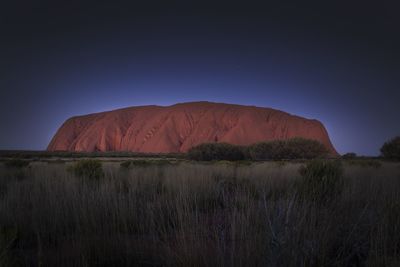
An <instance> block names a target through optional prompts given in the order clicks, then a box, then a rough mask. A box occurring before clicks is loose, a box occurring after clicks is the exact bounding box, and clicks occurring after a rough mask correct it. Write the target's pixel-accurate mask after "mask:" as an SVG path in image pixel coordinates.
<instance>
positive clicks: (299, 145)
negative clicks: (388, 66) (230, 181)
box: [0, 137, 400, 161]
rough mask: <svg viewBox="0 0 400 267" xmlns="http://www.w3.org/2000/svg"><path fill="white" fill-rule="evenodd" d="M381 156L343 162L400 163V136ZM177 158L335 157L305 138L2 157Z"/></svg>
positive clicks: (12, 153)
mask: <svg viewBox="0 0 400 267" xmlns="http://www.w3.org/2000/svg"><path fill="white" fill-rule="evenodd" d="M380 151H381V156H380V157H365V156H359V155H357V154H356V153H352V152H350V153H346V154H344V155H342V156H341V158H342V159H348V160H351V159H355V158H358V159H374V158H381V159H382V158H383V159H388V160H400V137H395V138H393V139H390V140H388V141H387V142H385V143H384V144H383V145H382V147H381V149H380ZM113 157H114V158H119V157H121V158H161V159H163V158H165V159H167V158H169V159H171V158H174V159H190V160H200V161H212V160H233V161H235V160H253V161H258V160H261V161H262V160H292V159H315V158H332V157H335V156H333V155H332V154H331V153H330V152H329V150H328V149H327V148H326V147H325V146H324V145H323V144H322V143H320V142H318V141H316V140H311V139H304V138H299V137H296V138H291V139H287V140H274V141H268V142H259V143H256V144H252V145H249V146H239V145H233V144H228V143H203V144H200V145H197V146H195V147H193V148H191V149H190V150H189V151H188V152H187V153H142V152H131V151H107V152H101V151H95V152H73V151H29V150H27V151H24V150H0V158H19V159H40V158H113Z"/></svg>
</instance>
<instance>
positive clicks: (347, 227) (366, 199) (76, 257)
mask: <svg viewBox="0 0 400 267" xmlns="http://www.w3.org/2000/svg"><path fill="white" fill-rule="evenodd" d="M136 163H138V162H136ZM141 163H143V162H141ZM141 163H140V164H139V163H138V164H136V165H135V163H134V164H133V165H131V163H129V164H128V163H126V165H128V167H127V168H126V167H121V166H120V163H117V162H104V161H103V162H102V163H101V169H102V171H103V173H104V175H101V176H100V177H99V178H98V179H94V180H91V182H86V181H87V179H82V177H80V175H78V174H77V173H75V172H70V171H68V170H67V169H69V168H73V167H71V166H75V167H76V166H77V165H76V164H77V163H75V162H67V163H63V164H57V163H52V164H48V163H46V162H40V161H39V162H31V163H30V164H29V168H26V167H24V172H25V176H24V179H17V178H15V176H14V172H18V171H20V170H18V169H10V168H7V167H6V166H5V165H4V163H3V164H0V189H1V190H0V191H1V192H2V193H0V266H399V264H400V229H399V228H400V164H399V163H390V162H382V163H380V164H381V166H380V167H379V168H370V167H369V166H364V165H359V164H347V163H342V164H341V165H340V166H336V165H334V164H336V163H326V162H322V163H321V162H320V163H315V162H311V163H310V162H306V163H303V162H299V163H293V162H283V163H275V162H264V163H262V162H256V163H252V164H249V163H248V162H244V163H243V164H240V163H239V164H232V163H229V162H214V163H207V164H199V163H195V162H190V161H182V162H180V163H179V164H159V162H152V163H153V164H151V163H150V164H149V163H148V162H146V163H145V164H143V165H142V164H141ZM78 164H79V163H78ZM331 164H333V165H331ZM300 170H302V171H300ZM321 177H325V178H324V179H322V180H321V179H320V178H321ZM331 187H333V188H336V189H334V190H333V189H332V190H333V192H334V193H332V194H331V193H329V190H330V188H331ZM326 190H328V191H326ZM321 192H324V193H323V194H322V193H321ZM326 192H328V193H326ZM304 194H308V196H311V197H304ZM314 194H316V195H314ZM315 196H317V197H315ZM324 198H328V199H327V200H328V202H327V203H328V204H323V205H321V204H322V203H323V202H324V201H325V200H321V199H324Z"/></svg>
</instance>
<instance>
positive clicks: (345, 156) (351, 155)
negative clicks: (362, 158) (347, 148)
mask: <svg viewBox="0 0 400 267" xmlns="http://www.w3.org/2000/svg"><path fill="white" fill-rule="evenodd" d="M355 158H357V154H356V153H354V152H349V153H346V154H343V155H342V159H355Z"/></svg>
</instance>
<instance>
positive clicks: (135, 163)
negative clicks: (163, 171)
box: [120, 159, 173, 169]
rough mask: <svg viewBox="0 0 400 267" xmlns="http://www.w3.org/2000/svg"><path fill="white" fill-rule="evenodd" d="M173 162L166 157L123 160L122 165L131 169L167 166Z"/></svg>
mask: <svg viewBox="0 0 400 267" xmlns="http://www.w3.org/2000/svg"><path fill="white" fill-rule="evenodd" d="M171 164H173V163H172V162H171V161H169V160H166V159H136V160H127V161H124V162H121V164H120V166H121V167H122V168H125V169H130V168H132V167H149V166H165V165H171Z"/></svg>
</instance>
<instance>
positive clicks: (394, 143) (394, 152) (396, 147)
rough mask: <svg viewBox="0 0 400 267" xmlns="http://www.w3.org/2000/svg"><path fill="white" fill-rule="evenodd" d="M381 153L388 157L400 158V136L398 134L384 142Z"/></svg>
mask: <svg viewBox="0 0 400 267" xmlns="http://www.w3.org/2000/svg"><path fill="white" fill-rule="evenodd" d="M381 153H382V156H383V157H384V158H387V159H397V160H399V159H400V136H397V137H395V138H393V139H391V140H389V141H387V142H385V143H384V144H383V146H382V147H381Z"/></svg>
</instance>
